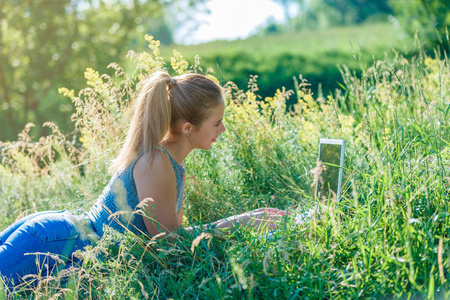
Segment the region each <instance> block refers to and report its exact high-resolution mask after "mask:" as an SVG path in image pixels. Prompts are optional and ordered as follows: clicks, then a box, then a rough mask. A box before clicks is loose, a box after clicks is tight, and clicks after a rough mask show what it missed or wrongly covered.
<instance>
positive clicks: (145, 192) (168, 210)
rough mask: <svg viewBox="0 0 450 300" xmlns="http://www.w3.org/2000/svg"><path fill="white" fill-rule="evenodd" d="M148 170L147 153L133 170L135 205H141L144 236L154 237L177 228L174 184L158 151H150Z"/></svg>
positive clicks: (166, 159)
mask: <svg viewBox="0 0 450 300" xmlns="http://www.w3.org/2000/svg"><path fill="white" fill-rule="evenodd" d="M152 155H153V159H152V163H151V165H150V167H148V158H149V157H148V154H146V155H143V156H142V157H141V158H140V159H139V160H138V161H137V162H136V165H135V167H134V170H133V178H134V181H135V184H136V189H137V192H138V197H139V202H140V203H142V202H144V209H143V210H144V213H145V216H144V223H145V227H146V229H147V232H148V234H150V235H152V236H154V235H157V234H159V233H161V232H170V231H173V230H175V229H177V228H178V226H179V216H178V215H177V213H176V197H177V188H176V186H177V183H176V178H175V172H174V171H173V167H172V164H171V163H170V160H169V158H168V157H167V156H166V155H163V154H161V152H160V151H152Z"/></svg>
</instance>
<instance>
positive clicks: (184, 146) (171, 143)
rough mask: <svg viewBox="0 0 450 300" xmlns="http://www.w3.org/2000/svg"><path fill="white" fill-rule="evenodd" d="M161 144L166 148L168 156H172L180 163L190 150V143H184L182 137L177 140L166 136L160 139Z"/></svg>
mask: <svg viewBox="0 0 450 300" xmlns="http://www.w3.org/2000/svg"><path fill="white" fill-rule="evenodd" d="M161 145H162V146H163V147H164V148H166V150H167V151H168V152H169V154H170V156H172V157H173V159H174V160H175V161H176V162H177V163H178V164H181V163H182V162H183V161H184V159H185V158H186V157H187V156H188V155H189V153H191V151H192V147H191V145H190V144H189V143H186V142H185V141H184V139H178V140H177V139H170V138H168V139H166V140H164V141H162V142H161Z"/></svg>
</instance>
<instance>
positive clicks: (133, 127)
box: [111, 72, 172, 172]
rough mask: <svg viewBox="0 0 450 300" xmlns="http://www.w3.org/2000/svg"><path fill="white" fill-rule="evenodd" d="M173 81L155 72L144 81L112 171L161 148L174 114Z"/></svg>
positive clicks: (165, 74) (163, 73) (167, 76)
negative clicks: (170, 98)
mask: <svg viewBox="0 0 450 300" xmlns="http://www.w3.org/2000/svg"><path fill="white" fill-rule="evenodd" d="M170 82H171V77H170V76H169V74H167V73H166V72H157V73H154V74H152V75H151V76H150V77H149V78H148V79H147V80H146V81H145V82H144V84H143V86H142V89H141V92H140V93H139V95H138V97H137V99H136V100H135V103H134V107H133V110H134V114H133V118H132V120H131V123H130V128H129V129H128V134H127V137H126V139H125V143H124V145H123V147H122V149H121V151H120V153H119V156H118V157H117V158H116V159H115V160H114V161H113V163H112V166H111V170H112V171H119V172H120V171H123V170H124V169H125V168H126V167H128V165H129V164H131V163H132V162H133V161H134V160H135V159H136V157H137V156H138V155H140V154H143V153H146V152H150V151H151V150H152V149H155V148H157V147H158V145H159V143H160V142H161V140H162V139H163V138H164V137H165V135H166V134H167V132H168V131H169V126H170V120H171V116H172V112H171V105H170V101H169V97H168V88H169V83H170ZM150 159H151V158H150Z"/></svg>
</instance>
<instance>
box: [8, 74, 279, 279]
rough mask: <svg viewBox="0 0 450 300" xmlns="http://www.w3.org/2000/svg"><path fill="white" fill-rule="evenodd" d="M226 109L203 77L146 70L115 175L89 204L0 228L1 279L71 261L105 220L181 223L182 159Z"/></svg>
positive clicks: (251, 217) (267, 215)
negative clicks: (149, 73)
mask: <svg viewBox="0 0 450 300" xmlns="http://www.w3.org/2000/svg"><path fill="white" fill-rule="evenodd" d="M224 110H225V105H224V99H223V94H222V88H221V87H220V86H219V85H218V84H216V83H215V82H214V81H212V80H211V79H209V78H207V77H205V76H202V75H198V74H186V75H182V76H177V77H173V78H172V77H170V76H169V75H168V74H167V73H166V72H157V73H155V74H153V75H152V76H150V78H148V79H147V80H146V81H145V82H143V85H142V89H141V92H140V94H139V96H138V98H137V99H136V101H135V107H134V115H133V119H132V122H131V124H130V128H129V131H128V135H127V137H126V141H125V144H124V145H123V148H122V150H121V152H120V154H119V156H118V157H117V159H115V160H114V161H113V163H112V170H113V171H114V173H115V175H114V176H113V177H112V178H111V181H110V183H109V184H108V186H107V187H106V188H105V189H104V190H103V193H102V195H101V196H100V197H99V198H98V200H97V202H96V203H95V204H94V206H93V207H92V208H91V209H90V211H89V212H87V213H85V212H82V211H78V212H74V213H71V212H69V211H67V210H64V211H46V212H38V213H35V214H32V215H29V216H27V217H24V218H22V219H20V220H18V221H16V222H15V223H14V224H12V225H11V226H9V227H8V228H6V229H5V230H4V231H3V232H2V233H1V234H0V274H1V275H2V276H3V278H4V279H6V283H7V285H9V286H13V285H15V284H18V283H20V282H21V281H23V280H24V278H23V277H24V276H25V275H28V274H52V273H53V272H55V271H57V270H58V269H61V268H66V267H69V266H71V265H72V264H74V263H76V258H75V257H74V256H73V253H74V252H75V251H76V250H80V249H83V248H84V247H86V246H88V245H93V244H95V242H96V241H98V240H99V239H101V238H102V236H103V227H104V226H105V225H107V226H110V227H111V228H113V229H115V230H117V231H119V232H124V231H131V232H133V233H135V234H148V235H150V236H155V235H157V234H160V233H161V232H170V231H174V230H177V229H180V228H181V227H182V217H183V209H182V201H183V200H182V199H183V185H184V182H185V168H184V160H185V158H186V157H187V156H188V155H189V153H190V152H191V151H192V150H193V149H205V150H208V149H210V148H211V145H212V143H214V142H216V140H217V139H218V137H219V135H220V133H222V132H224V131H225V126H224V124H223V114H224ZM224 201H225V200H224ZM141 209H142V210H141ZM141 212H143V214H142V213H141ZM285 214H286V213H285V211H282V210H278V209H265V208H262V209H257V210H254V211H252V212H248V213H244V214H241V215H238V216H233V217H230V218H227V219H223V220H219V221H217V222H214V223H213V225H214V226H215V227H216V228H229V227H232V226H234V225H235V224H236V223H237V222H239V223H241V224H249V226H255V227H259V226H267V227H268V228H271V229H275V228H276V224H277V222H278V221H279V218H281V217H282V216H284V215H285ZM186 230H192V228H186ZM49 254H51V255H49Z"/></svg>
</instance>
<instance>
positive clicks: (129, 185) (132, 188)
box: [88, 146, 185, 237]
mask: <svg viewBox="0 0 450 300" xmlns="http://www.w3.org/2000/svg"><path fill="white" fill-rule="evenodd" d="M160 149H161V150H162V151H163V152H164V153H166V154H167V156H168V157H169V159H170V162H171V163H172V167H173V169H174V171H175V177H176V181H177V208H176V210H177V213H178V212H179V211H180V209H181V206H182V203H183V184H184V173H185V168H184V167H183V166H182V165H180V164H178V163H177V162H176V161H175V160H174V159H173V158H172V156H171V155H170V154H169V152H167V150H166V149H165V148H164V147H162V146H161V148H160ZM140 157H141V156H139V157H137V158H136V160H135V161H134V162H133V163H131V164H130V165H129V166H128V167H127V168H126V169H125V170H123V171H122V172H120V173H119V172H118V173H116V174H115V175H114V176H113V177H112V178H111V180H110V181H109V184H108V185H107V186H106V188H105V189H104V190H103V192H102V194H101V195H100V197H99V198H98V199H97V201H96V203H95V204H94V205H93V206H92V208H91V209H90V211H89V213H88V217H89V219H90V220H91V221H92V224H93V225H94V228H95V230H96V231H97V233H98V235H99V236H100V237H102V236H103V233H104V232H103V226H104V225H107V226H110V227H111V228H112V229H114V230H117V231H118V232H121V233H123V232H125V229H127V230H130V231H131V232H133V233H135V234H142V233H147V230H146V228H145V224H144V219H143V217H142V215H141V213H139V212H138V210H139V208H137V205H138V204H139V198H138V194H137V190H136V184H135V181H134V178H133V169H134V166H135V165H136V162H137V161H138V159H139V158H140Z"/></svg>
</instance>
